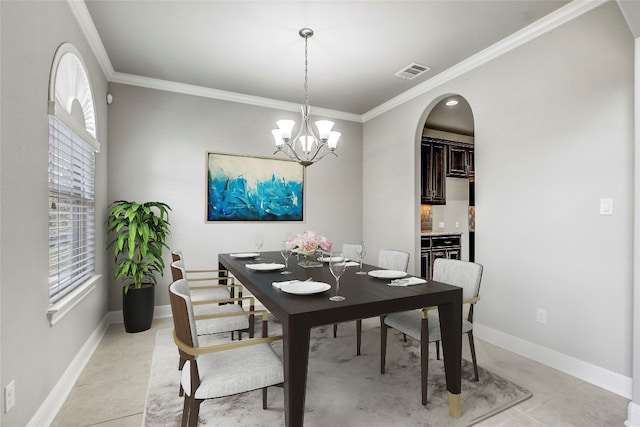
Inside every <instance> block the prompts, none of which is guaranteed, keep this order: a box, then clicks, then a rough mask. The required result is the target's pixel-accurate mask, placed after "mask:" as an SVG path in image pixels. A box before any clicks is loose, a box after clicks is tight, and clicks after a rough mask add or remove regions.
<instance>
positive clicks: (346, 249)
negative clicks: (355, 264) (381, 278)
mask: <svg viewBox="0 0 640 427" xmlns="http://www.w3.org/2000/svg"><path fill="white" fill-rule="evenodd" d="M361 250H362V245H355V244H353V243H345V244H344V245H342V254H343V255H344V256H345V258H347V259H350V260H351V261H357V260H359V259H360V258H359V257H358V254H359V253H360V251H361Z"/></svg>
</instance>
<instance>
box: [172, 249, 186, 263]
mask: <svg viewBox="0 0 640 427" xmlns="http://www.w3.org/2000/svg"><path fill="white" fill-rule="evenodd" d="M171 261H184V260H183V259H182V251H171Z"/></svg>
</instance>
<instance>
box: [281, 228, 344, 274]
mask: <svg viewBox="0 0 640 427" xmlns="http://www.w3.org/2000/svg"><path fill="white" fill-rule="evenodd" d="M332 246H333V243H331V241H330V240H329V239H327V238H326V237H324V236H322V235H320V234H318V233H316V232H315V231H305V232H304V233H299V234H294V235H292V236H290V237H289V239H287V247H288V248H289V249H291V250H294V251H296V252H298V253H299V254H302V255H304V263H303V264H300V265H301V266H303V267H310V266H314V265H322V263H317V262H315V261H314V255H315V253H316V252H317V251H318V250H322V251H325V252H329V251H331V247H332Z"/></svg>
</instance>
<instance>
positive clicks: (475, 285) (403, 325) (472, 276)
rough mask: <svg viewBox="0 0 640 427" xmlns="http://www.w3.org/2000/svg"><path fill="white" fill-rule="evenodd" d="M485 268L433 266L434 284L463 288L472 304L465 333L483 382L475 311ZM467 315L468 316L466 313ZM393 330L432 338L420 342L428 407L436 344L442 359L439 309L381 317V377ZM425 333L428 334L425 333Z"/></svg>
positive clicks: (454, 263) (442, 261)
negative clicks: (432, 348)
mask: <svg viewBox="0 0 640 427" xmlns="http://www.w3.org/2000/svg"><path fill="white" fill-rule="evenodd" d="M482 270H483V267H482V265H480V264H477V263H474V262H469V261H460V260H456V259H446V258H438V259H436V260H435V261H434V263H433V280H434V281H436V282H442V283H447V284H450V285H454V286H459V287H461V288H462V298H463V301H462V302H463V304H465V305H466V304H468V313H467V317H466V319H463V320H462V333H463V334H467V335H468V336H469V347H470V350H471V359H472V362H473V371H474V375H475V380H476V381H478V380H479V378H480V377H479V375H478V363H477V361H476V350H475V345H474V341H473V307H474V305H475V303H477V302H478V301H479V300H480V281H481V279H482ZM463 315H464V312H463ZM388 328H393V329H396V330H398V331H400V332H402V333H403V334H404V335H405V337H406V336H409V337H411V338H413V339H415V340H418V341H421V337H422V336H423V334H425V335H424V336H428V340H427V342H422V341H421V342H420V364H421V365H420V366H421V371H422V373H421V388H422V404H423V405H426V404H427V379H428V373H429V343H431V342H435V343H436V353H437V357H438V359H439V358H440V346H439V343H440V340H441V338H442V336H441V332H440V319H439V317H438V310H437V307H427V308H424V309H419V310H411V311H403V312H400V313H391V314H388V315H385V316H380V373H381V374H384V373H385V361H386V352H387V329H388ZM423 329H424V330H423Z"/></svg>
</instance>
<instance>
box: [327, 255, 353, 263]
mask: <svg viewBox="0 0 640 427" xmlns="http://www.w3.org/2000/svg"><path fill="white" fill-rule="evenodd" d="M331 258H333V259H334V261H335V260H340V257H339V256H334V257H330V256H323V257H322V258H320V261H322V262H329V261H330V260H331ZM344 260H345V261H349V260H348V259H347V258H345V259H344Z"/></svg>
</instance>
